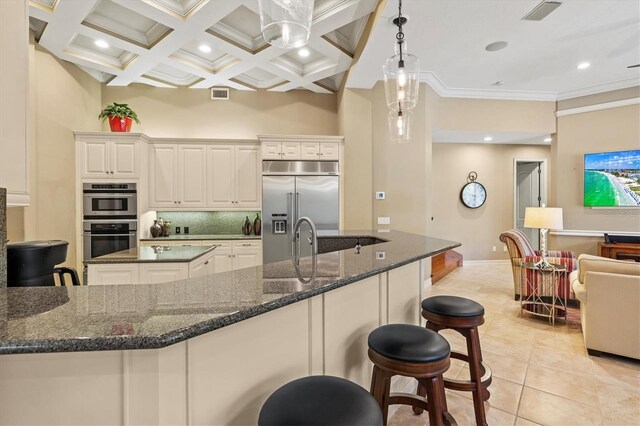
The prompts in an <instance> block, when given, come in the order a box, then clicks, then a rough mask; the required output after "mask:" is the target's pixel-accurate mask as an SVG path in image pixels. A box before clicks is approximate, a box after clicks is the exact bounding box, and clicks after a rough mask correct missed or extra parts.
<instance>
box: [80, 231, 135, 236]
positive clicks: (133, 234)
mask: <svg viewBox="0 0 640 426" xmlns="http://www.w3.org/2000/svg"><path fill="white" fill-rule="evenodd" d="M136 234H137V232H132V233H130V234H96V233H91V232H83V233H82V235H88V236H90V237H93V236H96V237H97V236H109V237H135V236H136Z"/></svg>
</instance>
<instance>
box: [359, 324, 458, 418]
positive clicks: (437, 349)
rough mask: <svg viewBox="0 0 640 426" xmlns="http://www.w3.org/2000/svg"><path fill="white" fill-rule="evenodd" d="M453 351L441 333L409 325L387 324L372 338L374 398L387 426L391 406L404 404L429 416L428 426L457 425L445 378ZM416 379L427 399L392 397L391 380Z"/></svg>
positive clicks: (409, 395) (370, 343)
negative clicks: (448, 402)
mask: <svg viewBox="0 0 640 426" xmlns="http://www.w3.org/2000/svg"><path fill="white" fill-rule="evenodd" d="M450 351H451V349H450V347H449V343H448V342H447V340H446V339H445V338H444V337H442V336H440V335H439V334H438V333H436V332H433V331H431V330H427V329H426V328H423V327H420V326H417V325H410V324H388V325H383V326H381V327H378V328H377V329H375V330H373V331H372V332H371V334H369V359H371V361H372V362H373V377H372V378H371V394H372V395H373V397H374V398H375V399H376V401H378V404H380V408H381V409H382V419H383V421H384V424H385V425H386V424H387V415H388V413H389V405H393V404H403V405H410V406H412V407H414V408H416V407H418V408H420V409H421V411H420V412H422V410H427V411H428V412H429V424H430V425H431V426H434V425H445V424H446V425H455V424H456V422H455V420H454V419H453V417H452V416H451V415H450V414H449V412H448V411H447V401H446V398H445V394H444V381H443V377H442V374H443V373H444V372H445V371H447V369H448V368H449V365H450V360H449V353H450ZM396 375H401V376H405V377H413V378H415V379H417V380H418V383H419V384H420V385H421V386H422V387H423V389H425V394H426V395H428V398H427V399H425V398H424V395H422V396H417V395H413V394H408V393H391V390H390V386H391V378H392V377H393V376H396Z"/></svg>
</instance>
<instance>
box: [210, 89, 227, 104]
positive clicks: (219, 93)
mask: <svg viewBox="0 0 640 426" xmlns="http://www.w3.org/2000/svg"><path fill="white" fill-rule="evenodd" d="M211 99H212V100H214V101H228V100H229V88H228V87H212V88H211Z"/></svg>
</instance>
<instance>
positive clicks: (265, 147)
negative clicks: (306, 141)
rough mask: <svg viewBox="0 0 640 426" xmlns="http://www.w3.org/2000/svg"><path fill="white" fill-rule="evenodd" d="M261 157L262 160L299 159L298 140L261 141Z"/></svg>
mask: <svg viewBox="0 0 640 426" xmlns="http://www.w3.org/2000/svg"><path fill="white" fill-rule="evenodd" d="M262 159H263V160H299V159H300V142H294V141H286V142H277V141H270V142H263V143H262Z"/></svg>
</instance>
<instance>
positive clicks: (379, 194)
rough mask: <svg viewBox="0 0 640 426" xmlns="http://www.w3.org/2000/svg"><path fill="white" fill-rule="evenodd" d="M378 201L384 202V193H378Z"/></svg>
mask: <svg viewBox="0 0 640 426" xmlns="http://www.w3.org/2000/svg"><path fill="white" fill-rule="evenodd" d="M376 200H384V191H378V192H376Z"/></svg>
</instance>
